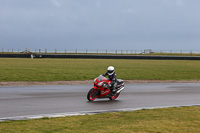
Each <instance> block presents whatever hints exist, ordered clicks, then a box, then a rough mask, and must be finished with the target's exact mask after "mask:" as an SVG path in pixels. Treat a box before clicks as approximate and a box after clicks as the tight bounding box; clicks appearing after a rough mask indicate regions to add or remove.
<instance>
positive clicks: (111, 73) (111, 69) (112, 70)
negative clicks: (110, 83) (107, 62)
mask: <svg viewBox="0 0 200 133" xmlns="http://www.w3.org/2000/svg"><path fill="white" fill-rule="evenodd" d="M107 72H108V75H110V76H111V75H113V74H114V72H115V68H114V67H113V66H109V67H108V69H107Z"/></svg>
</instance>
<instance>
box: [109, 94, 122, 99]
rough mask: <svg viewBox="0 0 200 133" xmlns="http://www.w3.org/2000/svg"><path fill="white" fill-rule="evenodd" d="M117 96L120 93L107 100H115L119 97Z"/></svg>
mask: <svg viewBox="0 0 200 133" xmlns="http://www.w3.org/2000/svg"><path fill="white" fill-rule="evenodd" d="M119 94H120V93H117V94H116V95H115V96H111V97H109V99H110V100H115V99H116V98H117V97H118V96H119Z"/></svg>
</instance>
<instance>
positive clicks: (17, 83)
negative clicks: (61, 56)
mask: <svg viewBox="0 0 200 133" xmlns="http://www.w3.org/2000/svg"><path fill="white" fill-rule="evenodd" d="M124 82H125V83H200V80H124ZM78 84H93V80H82V81H46V82H33V81H30V82H28V81H6V82H4V81H0V86H33V85H78Z"/></svg>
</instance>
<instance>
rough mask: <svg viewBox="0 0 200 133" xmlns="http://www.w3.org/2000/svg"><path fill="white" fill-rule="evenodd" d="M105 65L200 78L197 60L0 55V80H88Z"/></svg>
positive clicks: (132, 72)
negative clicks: (48, 57) (50, 57)
mask: <svg viewBox="0 0 200 133" xmlns="http://www.w3.org/2000/svg"><path fill="white" fill-rule="evenodd" d="M109 65H113V66H114V67H115V69H116V73H117V76H118V78H122V79H127V80H193V79H200V74H199V73H200V69H199V68H200V61H179V60H112V59H107V60H106V59H105V60H104V59H21V58H0V74H1V76H0V81H65V80H88V79H94V77H97V76H98V75H99V74H103V73H105V72H106V69H107V67H108V66H109Z"/></svg>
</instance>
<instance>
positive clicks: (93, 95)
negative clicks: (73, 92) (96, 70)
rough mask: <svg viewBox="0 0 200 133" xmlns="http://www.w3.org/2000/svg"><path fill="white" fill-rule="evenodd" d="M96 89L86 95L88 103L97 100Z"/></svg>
mask: <svg viewBox="0 0 200 133" xmlns="http://www.w3.org/2000/svg"><path fill="white" fill-rule="evenodd" d="M97 91H98V90H97V89H94V88H92V89H90V91H89V92H88V94H87V99H88V101H94V100H95V99H96V98H97Z"/></svg>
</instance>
